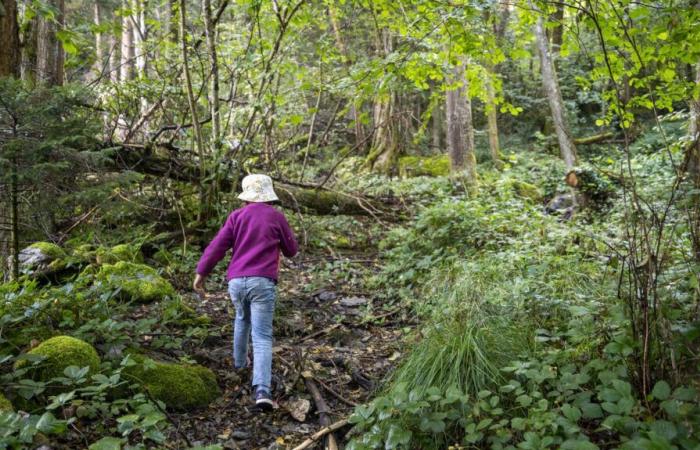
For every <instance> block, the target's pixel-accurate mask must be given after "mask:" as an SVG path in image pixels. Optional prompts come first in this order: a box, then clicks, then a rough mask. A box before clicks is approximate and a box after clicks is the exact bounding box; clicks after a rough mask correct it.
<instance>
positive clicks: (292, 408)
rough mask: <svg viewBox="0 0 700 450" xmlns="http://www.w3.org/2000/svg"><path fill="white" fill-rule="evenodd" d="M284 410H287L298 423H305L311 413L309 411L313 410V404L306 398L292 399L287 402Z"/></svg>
mask: <svg viewBox="0 0 700 450" xmlns="http://www.w3.org/2000/svg"><path fill="white" fill-rule="evenodd" d="M284 409H286V410H287V411H288V412H289V414H290V415H291V416H292V417H293V418H294V420H296V421H297V422H304V421H305V420H306V415H307V414H308V413H309V409H311V402H310V401H308V400H307V399H305V398H292V399H289V400H288V401H287V402H285V404H284Z"/></svg>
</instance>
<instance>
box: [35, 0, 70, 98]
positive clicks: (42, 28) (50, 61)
mask: <svg viewBox="0 0 700 450" xmlns="http://www.w3.org/2000/svg"><path fill="white" fill-rule="evenodd" d="M50 5H51V6H52V7H53V8H54V9H55V11H56V16H55V17H54V18H53V19H49V18H44V17H39V18H38V20H37V46H36V78H37V80H38V81H39V82H40V83H43V84H47V85H49V86H60V85H62V84H63V59H64V56H63V46H62V45H61V42H59V40H58V38H57V37H56V32H57V31H58V30H59V28H63V23H64V15H65V4H64V0H51V2H50Z"/></svg>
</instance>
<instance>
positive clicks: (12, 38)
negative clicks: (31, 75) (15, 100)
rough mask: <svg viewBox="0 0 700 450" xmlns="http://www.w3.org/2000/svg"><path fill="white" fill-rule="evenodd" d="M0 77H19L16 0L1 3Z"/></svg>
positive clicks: (4, 0) (6, 0) (3, 0)
mask: <svg viewBox="0 0 700 450" xmlns="http://www.w3.org/2000/svg"><path fill="white" fill-rule="evenodd" d="M0 36H3V44H2V45H0V77H15V78H17V77H19V75H20V48H19V24H18V22H17V3H16V2H15V0H2V3H0Z"/></svg>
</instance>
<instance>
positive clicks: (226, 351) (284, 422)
mask: <svg viewBox="0 0 700 450" xmlns="http://www.w3.org/2000/svg"><path fill="white" fill-rule="evenodd" d="M338 263H340V264H342V266H343V268H344V269H343V270H344V271H350V272H352V271H357V272H358V273H360V272H361V273H367V272H368V271H372V272H373V271H375V270H377V267H378V264H379V260H378V258H377V255H376V253H374V252H373V253H367V252H362V253H357V252H353V253H349V254H345V255H342V254H338V253H336V252H334V254H333V256H329V257H326V256H311V255H302V256H301V257H300V258H296V259H294V260H285V261H284V262H283V264H282V269H281V273H280V284H279V289H278V300H277V311H276V316H275V324H274V330H275V343H274V347H273V397H274V401H275V408H274V410H273V411H272V412H269V413H263V412H260V411H257V410H256V408H255V407H254V405H253V402H252V398H251V388H250V385H249V383H250V374H249V373H244V374H242V375H241V376H240V377H239V376H238V374H236V373H235V372H234V370H233V363H232V356H231V352H232V334H231V326H232V325H231V321H232V319H233V316H234V314H233V309H232V306H231V301H230V298H229V295H228V293H227V292H226V290H225V287H224V286H221V287H220V288H218V289H216V290H214V287H213V286H212V284H213V283H210V286H208V287H209V289H210V292H208V293H207V294H206V296H205V297H204V298H203V299H201V301H200V302H199V305H198V307H197V309H198V312H200V313H206V314H207V315H208V316H209V317H210V318H211V319H212V326H213V327H217V328H219V329H220V330H221V333H217V334H213V335H211V336H210V337H209V338H208V339H206V340H205V343H204V345H202V346H201V347H200V348H198V349H195V350H194V354H193V356H194V358H195V359H197V360H198V361H199V362H200V363H202V364H204V365H206V366H208V367H209V368H210V369H212V370H214V371H215V372H216V374H217V375H218V377H219V381H220V385H221V387H222V396H221V397H220V398H219V399H218V400H217V401H215V402H214V403H212V404H211V405H210V406H209V407H208V408H207V409H205V410H200V411H196V412H193V413H183V414H173V415H172V416H171V420H172V421H173V422H174V423H175V425H176V427H175V428H176V429H175V430H174V431H173V435H172V436H171V438H172V441H178V440H179V441H182V440H183V437H184V436H186V437H187V439H188V440H189V441H190V443H191V444H192V445H209V444H220V445H222V446H223V447H224V448H226V449H276V448H278V449H282V448H292V447H293V446H295V445H298V444H299V443H301V442H302V441H303V440H304V439H306V438H307V437H309V436H310V435H311V434H313V433H314V432H316V431H318V430H319V429H320V428H322V425H321V424H320V422H319V415H318V407H317V405H315V404H314V400H313V398H312V396H311V395H310V394H309V392H308V389H307V388H306V387H305V380H306V379H309V378H310V379H311V380H313V383H315V384H316V386H317V387H318V389H319V391H320V392H321V394H322V397H323V399H324V400H325V402H326V403H327V406H328V416H329V419H330V422H331V423H332V422H335V421H337V420H340V419H343V418H347V417H348V416H349V415H350V414H351V412H352V409H353V407H354V406H353V405H355V404H359V403H363V402H366V401H367V400H368V399H369V398H370V396H371V394H372V393H373V391H374V390H375V389H377V387H378V386H380V384H381V383H380V381H381V380H382V379H383V378H384V376H385V375H386V374H387V373H388V371H389V370H390V369H391V368H392V367H393V366H394V365H395V363H397V362H398V360H399V359H400V356H401V353H400V351H399V349H400V345H399V342H400V340H401V339H402V336H405V334H406V333H407V331H408V330H409V329H410V325H411V322H410V320H409V319H407V318H406V317H405V316H404V315H403V312H402V311H400V310H399V309H398V308H392V306H391V305H385V304H379V303H378V299H377V298H376V296H373V295H372V292H368V291H367V290H366V289H365V288H364V287H363V286H362V284H363V283H362V282H361V281H359V282H358V281H357V280H359V279H361V278H362V277H357V278H356V280H355V281H354V282H353V281H350V282H347V283H344V282H342V281H339V280H337V279H333V277H332V276H328V277H326V278H325V282H324V281H321V282H320V283H319V280H318V278H319V274H318V267H319V265H324V264H325V265H328V264H330V265H333V264H338ZM326 275H328V274H326ZM312 280H313V281H312ZM311 283H313V284H311ZM319 284H320V287H318V288H315V289H314V290H313V291H311V292H306V291H307V290H308V286H313V287H316V286H319ZM309 406H310V409H308V412H307V411H306V410H307V408H309ZM292 412H294V414H295V415H296V416H297V417H296V418H295V417H293V416H292ZM339 437H340V436H339ZM341 440H342V439H341ZM172 441H171V442H172Z"/></svg>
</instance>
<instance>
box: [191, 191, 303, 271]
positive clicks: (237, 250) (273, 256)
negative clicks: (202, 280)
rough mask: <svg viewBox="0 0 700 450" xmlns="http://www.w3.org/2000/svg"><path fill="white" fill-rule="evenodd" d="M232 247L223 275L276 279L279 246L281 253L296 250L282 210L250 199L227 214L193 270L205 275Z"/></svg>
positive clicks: (289, 253)
mask: <svg viewBox="0 0 700 450" xmlns="http://www.w3.org/2000/svg"><path fill="white" fill-rule="evenodd" d="M229 249H233V253H232V255H231V262H230V263H229V265H228V270H227V271H226V279H227V280H230V279H231V278H238V277H267V278H272V279H273V280H277V271H278V269H279V259H280V250H282V253H283V254H284V256H287V257H292V256H294V255H296V254H297V251H298V247H297V242H296V240H295V239H294V233H293V232H292V230H291V228H290V227H289V224H288V223H287V219H285V217H284V214H282V213H281V212H279V211H277V210H276V209H275V208H273V207H272V206H270V205H268V204H266V203H250V204H248V205H246V206H244V207H243V208H240V209H237V210H235V211H234V212H232V213H231V215H229V216H228V219H226V222H225V223H224V226H223V227H221V229H220V230H219V232H218V233H217V234H216V236H215V237H214V239H213V240H212V241H211V242H210V243H209V245H208V246H207V248H206V249H205V250H204V254H203V255H202V257H201V258H200V260H199V264H197V273H198V274H200V275H203V276H207V275H209V273H210V272H211V271H212V269H213V268H214V266H215V265H216V263H218V262H219V261H221V259H222V258H223V257H224V255H225V254H226V252H227V251H228V250H229Z"/></svg>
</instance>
